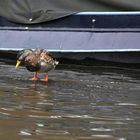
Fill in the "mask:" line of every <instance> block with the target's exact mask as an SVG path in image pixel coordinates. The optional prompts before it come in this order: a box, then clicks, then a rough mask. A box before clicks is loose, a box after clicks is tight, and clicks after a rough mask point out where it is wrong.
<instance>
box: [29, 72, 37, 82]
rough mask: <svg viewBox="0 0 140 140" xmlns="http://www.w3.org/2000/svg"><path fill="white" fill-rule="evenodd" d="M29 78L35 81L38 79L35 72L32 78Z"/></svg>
mask: <svg viewBox="0 0 140 140" xmlns="http://www.w3.org/2000/svg"><path fill="white" fill-rule="evenodd" d="M29 80H31V81H37V80H38V77H37V72H34V77H33V78H29Z"/></svg>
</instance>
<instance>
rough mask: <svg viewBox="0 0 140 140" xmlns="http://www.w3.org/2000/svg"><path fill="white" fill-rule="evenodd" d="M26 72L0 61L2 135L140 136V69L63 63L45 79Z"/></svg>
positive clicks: (104, 139)
mask: <svg viewBox="0 0 140 140" xmlns="http://www.w3.org/2000/svg"><path fill="white" fill-rule="evenodd" d="M30 76H32V73H30V72H28V71H27V70H26V69H25V68H24V67H20V69H18V70H16V69H15V67H14V66H13V65H5V64H1V65H0V137H1V139H3V140H11V139H13V140H138V139H139V138H140V134H139V132H140V70H139V69H127V68H119V67H111V66H110V67H109V66H102V67H101V66H95V67H81V66H67V68H66V67H65V66H63V68H61V69H56V70H55V71H52V72H50V73H49V82H48V83H45V82H41V81H38V82H33V81H29V80H28V77H30ZM39 76H40V77H42V76H44V75H39Z"/></svg>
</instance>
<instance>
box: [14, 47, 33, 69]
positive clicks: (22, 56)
mask: <svg viewBox="0 0 140 140" xmlns="http://www.w3.org/2000/svg"><path fill="white" fill-rule="evenodd" d="M32 52H33V51H32V50H31V49H24V50H22V51H20V52H19V53H18V54H17V63H16V68H18V67H19V65H20V63H21V62H23V61H24V60H25V58H26V57H27V56H28V55H29V54H31V53H32Z"/></svg>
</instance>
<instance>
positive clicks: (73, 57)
mask: <svg viewBox="0 0 140 140" xmlns="http://www.w3.org/2000/svg"><path fill="white" fill-rule="evenodd" d="M17 17H18V16H17ZM38 19H39V18H37V20H36V19H33V17H32V16H29V18H28V20H27V21H26V20H25V19H24V18H23V19H21V18H19V20H17V19H14V20H15V22H14V20H13V21H12V20H11V18H9V19H7V18H5V17H3V16H1V17H0V42H1V43H0V54H1V55H0V59H1V60H4V59H13V60H14V59H15V58H16V54H17V51H19V50H21V49H23V48H33V49H35V48H43V49H47V50H48V51H49V52H51V53H53V54H54V55H55V56H56V57H57V58H58V59H60V60H62V61H64V62H65V61H68V60H70V61H71V62H72V63H74V62H80V63H81V61H83V62H85V63H86V64H88V63H89V64H92V63H93V62H94V61H95V60H99V61H111V62H119V63H120V62H121V63H133V64H136V63H137V64H138V63H140V45H139V44H140V11H133V10H132V11H123V12H122V11H109V12H108V11H91V12H89V11H86V12H73V11H70V12H66V13H64V15H62V14H60V16H58V17H56V19H52V20H50V19H49V20H48V19H47V20H48V21H46V22H45V21H40V20H41V19H39V20H38ZM7 54H8V58H7Z"/></svg>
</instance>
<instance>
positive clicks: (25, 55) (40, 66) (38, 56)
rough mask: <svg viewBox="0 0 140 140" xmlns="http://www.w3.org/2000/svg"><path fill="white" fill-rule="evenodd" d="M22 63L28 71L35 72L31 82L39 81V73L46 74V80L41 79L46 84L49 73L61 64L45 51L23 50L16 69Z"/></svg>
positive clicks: (19, 55)
mask: <svg viewBox="0 0 140 140" xmlns="http://www.w3.org/2000/svg"><path fill="white" fill-rule="evenodd" d="M21 62H24V64H25V67H26V68H27V70H29V71H31V72H34V77H33V78H30V80H38V77H37V73H46V78H45V79H40V80H42V81H46V82H47V81H48V72H49V71H50V70H53V69H54V68H55V67H56V65H58V63H59V62H58V61H56V60H55V58H54V57H53V56H52V55H51V54H50V53H49V52H48V51H46V50H44V49H35V50H32V49H23V50H22V51H20V52H19V53H18V55H17V63H16V68H18V66H19V65H20V63H21Z"/></svg>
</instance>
